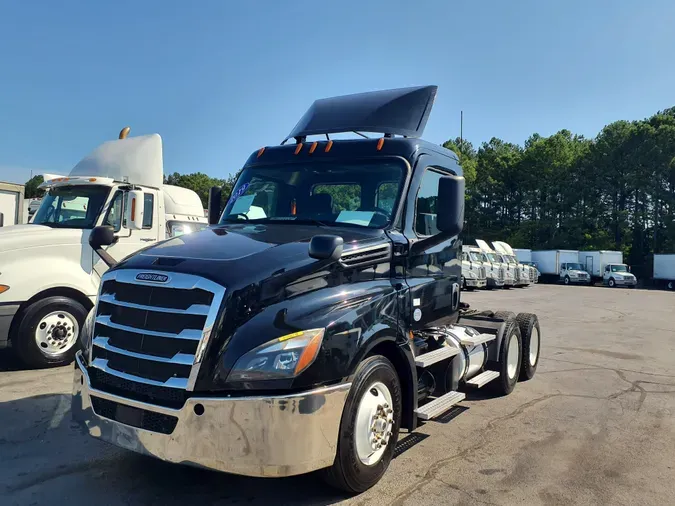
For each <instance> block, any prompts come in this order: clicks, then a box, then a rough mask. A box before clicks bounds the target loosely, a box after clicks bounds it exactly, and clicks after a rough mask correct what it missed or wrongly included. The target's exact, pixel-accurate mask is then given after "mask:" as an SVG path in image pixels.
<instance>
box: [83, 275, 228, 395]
mask: <svg viewBox="0 0 675 506" xmlns="http://www.w3.org/2000/svg"><path fill="white" fill-rule="evenodd" d="M101 281H102V283H101V289H100V293H99V300H98V302H97V304H96V320H95V322H96V325H95V326H94V335H93V336H92V344H91V347H90V349H89V363H90V368H91V369H90V370H91V372H92V374H94V373H96V374H97V375H101V377H105V378H107V380H106V382H102V383H101V388H103V390H104V391H108V390H110V391H111V392H112V391H113V390H114V392H115V395H121V396H124V393H125V392H127V395H128V397H129V398H138V397H144V398H148V400H151V399H154V398H157V399H158V401H157V402H159V403H160V404H161V403H169V404H172V405H173V404H176V405H178V404H180V403H181V402H182V401H181V398H182V397H180V396H181V395H182V396H184V395H188V394H187V392H188V391H192V390H194V387H195V383H196V380H197V377H198V375H199V369H200V367H201V363H202V360H203V357H204V352H205V350H206V349H207V347H208V344H209V341H210V339H211V334H212V330H213V328H214V325H215V323H216V318H217V317H218V315H219V313H220V308H221V305H222V302H223V298H224V296H225V288H224V287H223V286H221V285H219V284H217V283H214V282H212V281H209V280H208V279H205V278H202V277H200V276H195V275H192V274H185V273H177V272H163V271H158V270H152V269H150V270H138V269H120V270H113V271H111V272H108V273H106V274H104V275H103V277H102V280H101ZM92 377H93V376H92ZM148 389H150V390H148ZM173 392H175V395H174V393H173ZM155 394H157V395H155ZM176 396H178V397H176ZM174 397H175V398H174Z"/></svg>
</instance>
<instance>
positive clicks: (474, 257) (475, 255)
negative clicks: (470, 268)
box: [469, 251, 485, 262]
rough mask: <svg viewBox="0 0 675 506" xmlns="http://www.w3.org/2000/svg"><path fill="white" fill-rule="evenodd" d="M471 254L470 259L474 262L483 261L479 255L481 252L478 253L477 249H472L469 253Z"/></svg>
mask: <svg viewBox="0 0 675 506" xmlns="http://www.w3.org/2000/svg"><path fill="white" fill-rule="evenodd" d="M469 254H470V255H471V260H473V261H474V262H484V261H485V260H483V258H482V257H481V254H480V253H478V252H477V251H472V252H470V253H469Z"/></svg>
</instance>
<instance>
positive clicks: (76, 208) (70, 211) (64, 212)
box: [32, 185, 110, 228]
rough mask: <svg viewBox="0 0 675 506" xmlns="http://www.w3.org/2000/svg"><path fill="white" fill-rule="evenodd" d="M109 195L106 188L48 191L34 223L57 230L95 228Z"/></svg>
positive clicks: (92, 186)
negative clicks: (56, 228)
mask: <svg viewBox="0 0 675 506" xmlns="http://www.w3.org/2000/svg"><path fill="white" fill-rule="evenodd" d="M109 193H110V188H109V187H107V186H98V185H82V186H59V187H56V188H52V189H51V190H49V193H47V194H46V195H45V196H44V198H43V199H42V203H41V204H40V209H38V210H37V212H36V213H35V218H33V221H32V223H33V224H37V225H47V226H49V227H58V228H94V226H95V225H96V219H97V218H98V215H99V214H100V212H101V209H103V206H104V204H105V202H106V200H107V198H108V194H109Z"/></svg>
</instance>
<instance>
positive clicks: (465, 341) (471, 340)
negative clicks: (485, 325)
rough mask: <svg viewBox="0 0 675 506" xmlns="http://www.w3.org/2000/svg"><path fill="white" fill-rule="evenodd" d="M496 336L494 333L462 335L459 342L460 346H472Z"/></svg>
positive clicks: (487, 341)
mask: <svg viewBox="0 0 675 506" xmlns="http://www.w3.org/2000/svg"><path fill="white" fill-rule="evenodd" d="M496 337H497V336H496V335H495V334H478V335H477V336H464V337H462V340H461V341H460V342H461V343H462V346H466V347H467V348H472V347H474V346H478V345H479V344H483V343H489V342H490V341H494V339H495V338H496Z"/></svg>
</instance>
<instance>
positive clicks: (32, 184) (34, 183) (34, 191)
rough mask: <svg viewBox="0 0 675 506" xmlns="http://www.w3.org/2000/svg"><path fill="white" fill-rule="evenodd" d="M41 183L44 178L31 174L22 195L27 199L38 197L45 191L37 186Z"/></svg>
mask: <svg viewBox="0 0 675 506" xmlns="http://www.w3.org/2000/svg"><path fill="white" fill-rule="evenodd" d="M42 183H44V178H43V177H42V176H33V177H32V178H30V179H29V180H28V181H26V185H25V190H24V196H25V197H26V198H27V199H34V198H40V197H42V196H43V195H44V194H45V191H44V190H42V189H40V188H38V186H40V185H41V184H42Z"/></svg>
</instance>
